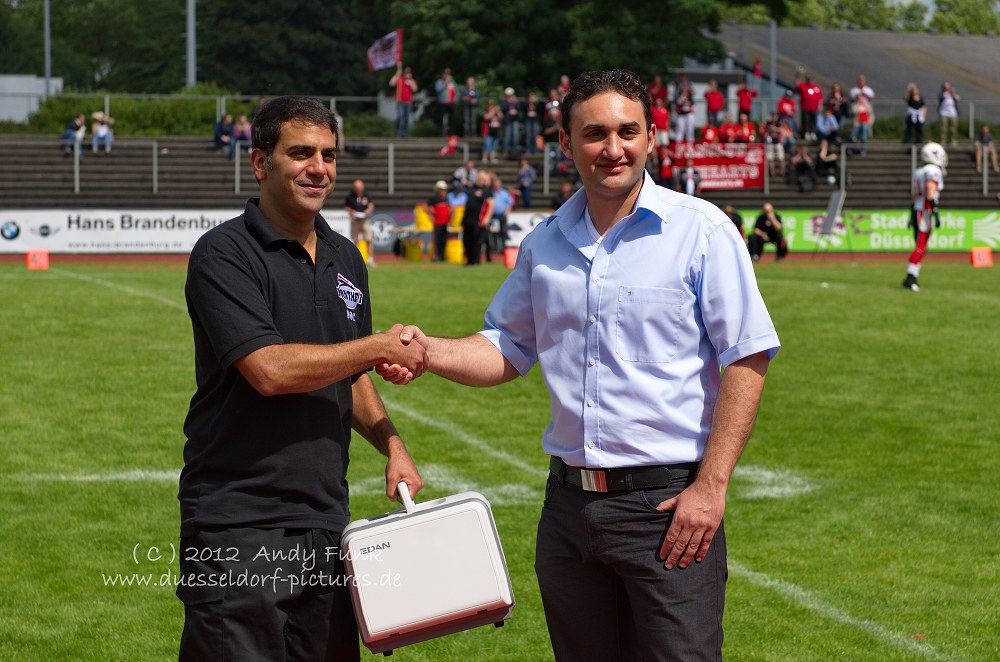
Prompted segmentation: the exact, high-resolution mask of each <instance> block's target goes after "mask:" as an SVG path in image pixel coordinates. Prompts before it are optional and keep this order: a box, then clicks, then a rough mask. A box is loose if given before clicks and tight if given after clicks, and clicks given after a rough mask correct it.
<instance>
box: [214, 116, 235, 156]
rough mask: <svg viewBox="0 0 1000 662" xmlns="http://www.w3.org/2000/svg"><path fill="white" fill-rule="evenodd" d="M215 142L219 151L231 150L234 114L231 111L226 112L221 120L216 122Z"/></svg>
mask: <svg viewBox="0 0 1000 662" xmlns="http://www.w3.org/2000/svg"><path fill="white" fill-rule="evenodd" d="M214 142H215V149H216V150H217V151H220V152H221V151H223V150H225V151H226V152H227V153H228V152H229V150H230V146H231V145H232V142H233V116H232V115H230V114H229V113H226V114H225V115H224V116H223V117H222V119H221V120H219V121H218V122H216V123H215V135H214Z"/></svg>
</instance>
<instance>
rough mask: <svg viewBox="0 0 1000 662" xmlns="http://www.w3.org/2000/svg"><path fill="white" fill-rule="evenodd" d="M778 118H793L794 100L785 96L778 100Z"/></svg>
mask: <svg viewBox="0 0 1000 662" xmlns="http://www.w3.org/2000/svg"><path fill="white" fill-rule="evenodd" d="M778 117H795V99H793V98H792V97H790V96H787V95H786V96H783V97H781V98H780V99H778Z"/></svg>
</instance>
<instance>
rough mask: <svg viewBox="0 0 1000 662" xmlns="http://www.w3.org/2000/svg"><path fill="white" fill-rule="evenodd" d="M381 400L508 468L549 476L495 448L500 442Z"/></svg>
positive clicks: (390, 407)
mask: <svg viewBox="0 0 1000 662" xmlns="http://www.w3.org/2000/svg"><path fill="white" fill-rule="evenodd" d="M382 400H383V402H385V405H386V408H387V409H389V410H390V412H399V413H401V414H403V415H404V416H407V417H408V418H412V419H413V420H415V421H419V422H420V423H423V424H424V425H426V426H428V427H432V428H434V429H435V430H440V431H441V432H443V433H445V434H446V435H448V436H450V437H453V438H454V439H457V440H459V441H461V442H463V443H465V444H467V445H469V446H472V447H473V448H475V449H476V450H478V451H480V452H482V453H484V454H486V455H489V456H490V457H492V458H495V459H497V460H500V461H502V462H506V463H507V464H509V465H510V466H512V467H515V468H517V469H520V470H521V471H523V472H525V473H526V474H528V475H530V476H534V477H536V478H545V477H546V476H548V475H549V472H548V470H547V469H539V468H538V467H535V466H532V465H530V464H528V463H527V462H525V461H524V460H521V459H518V458H516V457H514V456H513V455H511V454H510V453H507V452H506V451H503V450H500V449H499V448H497V444H501V443H503V441H502V440H498V441H496V442H492V443H491V442H488V441H485V440H483V439H478V438H476V437H473V436H472V435H471V434H469V433H468V432H466V431H465V430H463V429H462V428H460V427H458V426H457V425H455V424H453V423H450V422H447V421H439V420H438V419H436V418H432V417H430V416H428V415H426V414H423V413H421V412H419V411H417V410H416V409H412V408H410V407H407V406H406V405H403V404H400V403H398V402H396V401H395V400H393V399H391V398H386V397H385V396H384V395H383V396H382Z"/></svg>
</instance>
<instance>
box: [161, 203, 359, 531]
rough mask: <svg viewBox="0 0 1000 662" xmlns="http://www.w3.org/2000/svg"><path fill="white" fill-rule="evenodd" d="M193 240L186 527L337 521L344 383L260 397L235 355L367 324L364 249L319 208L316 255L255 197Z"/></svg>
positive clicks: (315, 340)
mask: <svg viewBox="0 0 1000 662" xmlns="http://www.w3.org/2000/svg"><path fill="white" fill-rule="evenodd" d="M257 204H258V200H257V199H251V200H249V201H248V202H247V205H246V210H245V211H244V213H243V214H242V215H240V216H238V217H236V218H234V219H232V220H230V221H227V222H226V223H224V224H222V225H220V226H218V227H216V228H213V229H212V230H210V231H208V232H206V233H205V235H204V236H202V237H201V239H199V240H198V242H197V244H195V247H194V249H193V250H192V252H191V258H190V261H189V263H188V278H187V285H186V286H185V294H186V298H187V305H188V312H189V314H190V316H191V323H192V326H193V329H194V353H195V377H196V379H197V391H196V392H195V394H194V397H193V398H192V399H191V406H190V409H189V411H188V416H187V420H186V421H185V423H184V433H185V435H186V437H187V443H186V444H185V446H184V470H183V471H182V472H181V480H180V493H179V495H178V498H179V499H180V502H181V535H182V536H186V535H191V534H193V533H194V532H195V531H197V530H199V529H201V528H206V527H241V526H254V527H292V528H321V529H329V530H338V531H339V530H341V529H343V527H344V526H345V525H346V524H347V522H348V521H349V519H350V516H349V512H348V508H347V480H346V475H347V463H348V446H349V444H350V439H351V406H352V398H351V381H352V380H350V379H345V380H343V381H340V382H337V383H335V384H331V385H330V386H327V387H326V388H322V389H319V390H317V391H312V392H310V393H298V394H289V395H276V396H271V397H264V396H262V395H260V393H258V392H257V391H256V390H255V389H254V388H253V387H252V386H251V385H250V384H249V382H247V381H246V380H245V379H244V378H243V376H242V375H241V374H240V373H239V371H238V370H237V369H236V368H235V366H234V365H233V362H234V361H235V360H236V359H238V358H240V357H242V356H246V355H247V354H249V353H251V352H253V351H254V350H257V349H260V348H262V347H266V346H268V345H275V344H284V343H309V344H328V343H338V342H344V341H348V340H354V339H356V338H360V337H363V336H367V335H370V334H371V332H372V320H371V304H370V301H369V298H368V273H367V271H366V269H365V265H364V262H363V261H362V259H361V254H360V253H359V252H358V250H357V248H355V246H354V245H353V244H352V243H351V242H350V241H348V240H347V239H346V238H344V237H342V236H340V235H339V234H337V233H335V232H334V231H333V230H331V229H330V226H329V225H327V223H326V221H325V220H323V218H322V216H319V215H317V216H316V235H317V241H316V264H315V267H314V266H313V263H312V261H311V260H310V258H309V254H308V253H307V252H306V250H305V248H303V247H302V245H301V244H299V243H298V242H297V241H292V240H288V239H285V238H283V237H281V235H279V234H278V233H277V232H276V231H275V230H274V228H273V227H271V225H270V223H268V222H267V219H265V218H264V216H263V215H262V214H261V212H260V209H259V208H258V206H257Z"/></svg>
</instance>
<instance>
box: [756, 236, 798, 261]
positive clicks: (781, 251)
mask: <svg viewBox="0 0 1000 662" xmlns="http://www.w3.org/2000/svg"><path fill="white" fill-rule="evenodd" d="M764 244H774V247H775V249H776V254H775V259H778V260H780V259H782V258H784V257H785V256H786V255H788V244H786V243H785V236H784V235H783V234H782V233H781V230H774V231H772V232H771V234H769V235H768V236H767V239H764V238H763V237H760V236H758V235H756V234H751V235H750V238H749V239H747V248H749V249H750V257H755V258H760V254H761V253H763V252H764Z"/></svg>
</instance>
